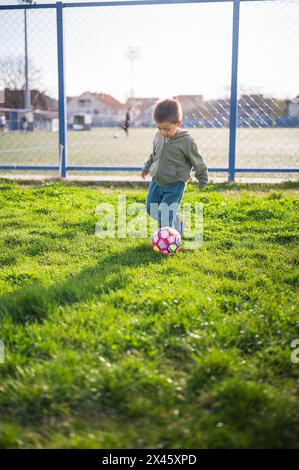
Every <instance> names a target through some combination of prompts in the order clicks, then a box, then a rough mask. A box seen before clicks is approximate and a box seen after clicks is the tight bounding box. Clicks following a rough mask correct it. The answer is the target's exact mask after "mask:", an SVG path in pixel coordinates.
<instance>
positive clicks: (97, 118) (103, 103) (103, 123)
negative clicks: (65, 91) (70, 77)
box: [67, 91, 127, 127]
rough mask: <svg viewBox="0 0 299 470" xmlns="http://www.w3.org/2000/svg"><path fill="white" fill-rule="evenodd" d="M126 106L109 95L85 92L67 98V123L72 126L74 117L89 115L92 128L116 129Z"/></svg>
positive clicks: (122, 117) (122, 118)
mask: <svg viewBox="0 0 299 470" xmlns="http://www.w3.org/2000/svg"><path fill="white" fill-rule="evenodd" d="M126 110H127V106H126V105H125V104H123V103H121V102H120V101H118V100H117V99H115V98H113V97H112V96H111V95H107V94H105V93H93V92H90V91H86V92H84V93H82V94H81V95H80V96H74V97H68V98H67V121H68V124H69V126H72V125H73V121H74V118H75V116H76V115H89V116H90V117H91V126H92V127H116V126H118V125H119V124H120V123H121V121H123V120H124V116H125V113H126Z"/></svg>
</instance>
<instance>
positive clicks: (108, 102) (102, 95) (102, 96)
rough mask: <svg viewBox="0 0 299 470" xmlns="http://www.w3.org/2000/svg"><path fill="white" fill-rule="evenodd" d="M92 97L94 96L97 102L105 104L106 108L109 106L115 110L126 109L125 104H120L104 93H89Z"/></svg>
mask: <svg viewBox="0 0 299 470" xmlns="http://www.w3.org/2000/svg"><path fill="white" fill-rule="evenodd" d="M89 93H90V94H91V95H92V96H94V97H95V98H96V99H97V100H100V101H102V102H103V103H105V104H106V105H107V106H110V107H111V108H113V107H116V108H126V107H127V106H126V105H125V104H122V103H121V102H120V101H118V100H117V99H115V98H113V96H111V95H106V94H105V93H92V92H89Z"/></svg>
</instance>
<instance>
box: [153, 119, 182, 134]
mask: <svg viewBox="0 0 299 470" xmlns="http://www.w3.org/2000/svg"><path fill="white" fill-rule="evenodd" d="M181 124H182V123H181V121H178V122H177V123H175V124H173V122H157V127H158V129H159V131H160V134H161V135H163V137H168V138H170V137H173V136H174V135H175V134H176V132H177V130H178V128H179V127H180V125H181Z"/></svg>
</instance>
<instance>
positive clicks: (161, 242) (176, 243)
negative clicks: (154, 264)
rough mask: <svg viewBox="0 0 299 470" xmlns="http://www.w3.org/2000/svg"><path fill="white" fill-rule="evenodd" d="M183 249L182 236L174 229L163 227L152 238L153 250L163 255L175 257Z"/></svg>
mask: <svg viewBox="0 0 299 470" xmlns="http://www.w3.org/2000/svg"><path fill="white" fill-rule="evenodd" d="M180 247H181V235H180V234H179V232H178V231H177V230H176V229H175V228H173V227H162V228H160V229H159V230H156V232H155V233H154V234H153V236H152V248H153V249H154V250H155V251H156V252H157V253H162V254H163V255H174V254H175V253H177V252H178V251H179V249H180Z"/></svg>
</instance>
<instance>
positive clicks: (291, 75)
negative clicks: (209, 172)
mask: <svg viewBox="0 0 299 470" xmlns="http://www.w3.org/2000/svg"><path fill="white" fill-rule="evenodd" d="M17 3H18V2H15V1H12V0H7V1H2V0H0V4H17ZM37 3H50V2H49V1H46V0H39V1H38V2H37ZM65 3H68V2H65ZM73 3H75V2H73ZM27 17H28V51H29V58H30V60H31V62H32V63H33V64H34V66H35V67H37V68H39V69H40V70H41V71H42V86H43V89H44V90H46V91H47V93H48V94H49V95H50V96H53V97H57V94H58V89H57V88H58V87H57V57H56V18H55V11H53V10H48V9H42V10H31V11H29V12H28V16H27ZM64 18H65V84H66V94H67V96H77V95H79V94H81V93H83V92H84V91H87V90H89V91H97V92H103V93H108V94H111V95H112V96H114V97H115V98H117V99H119V100H120V101H121V102H125V101H126V99H127V98H128V97H129V96H131V94H132V93H131V90H132V88H133V90H134V95H135V96H136V97H158V98H164V97H167V96H174V95H182V94H196V95H204V97H205V98H206V99H210V98H219V97H228V96H229V88H230V74H231V43H232V3H231V2H226V3H215V4H210V3H208V4H187V5H151V6H143V7H142V6H137V5H135V6H115V7H100V8H95V7H93V8H66V9H64ZM298 24H299V1H297V0H273V1H270V2H269V1H266V2H263V1H262V2H242V4H241V10H240V39H239V68H238V84H239V88H238V92H239V94H242V93H246V92H251V93H253V92H259V93H263V94H264V95H265V96H273V97H277V98H294V97H295V96H297V95H299V72H298V68H299V66H298V64H299V28H298V27H297V25H298ZM23 27H24V12H23V11H0V31H1V43H0V57H3V56H17V55H24V29H23ZM130 47H137V48H138V49H139V51H140V54H139V58H138V59H137V60H136V61H135V62H134V73H133V74H132V68H131V62H130V60H129V59H128V58H127V56H126V52H127V51H128V49H129V48H130ZM1 85H2V84H0V88H1Z"/></svg>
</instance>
